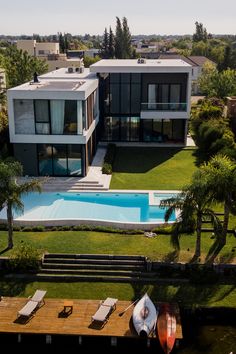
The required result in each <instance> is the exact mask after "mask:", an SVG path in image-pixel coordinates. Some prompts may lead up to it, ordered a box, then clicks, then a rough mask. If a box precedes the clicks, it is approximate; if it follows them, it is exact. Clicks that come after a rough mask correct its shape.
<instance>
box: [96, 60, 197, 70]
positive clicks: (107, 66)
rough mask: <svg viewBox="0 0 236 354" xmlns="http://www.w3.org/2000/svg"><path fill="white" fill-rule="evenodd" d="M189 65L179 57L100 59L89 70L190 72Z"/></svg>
mask: <svg viewBox="0 0 236 354" xmlns="http://www.w3.org/2000/svg"><path fill="white" fill-rule="evenodd" d="M190 70H191V65H189V64H188V63H186V62H185V61H183V60H181V59H143V62H139V60H138V59H102V60H100V61H98V62H96V63H95V64H93V65H91V66H90V71H91V72H96V73H108V72H140V73H145V72H150V73H151V72H153V73H154V72H190Z"/></svg>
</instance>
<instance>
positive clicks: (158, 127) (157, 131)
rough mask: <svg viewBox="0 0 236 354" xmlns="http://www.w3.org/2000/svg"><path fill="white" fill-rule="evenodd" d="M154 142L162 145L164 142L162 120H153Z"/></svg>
mask: <svg viewBox="0 0 236 354" xmlns="http://www.w3.org/2000/svg"><path fill="white" fill-rule="evenodd" d="M152 141H154V142H157V143H162V142H163V136H162V120H161V119H154V120H153V135H152Z"/></svg>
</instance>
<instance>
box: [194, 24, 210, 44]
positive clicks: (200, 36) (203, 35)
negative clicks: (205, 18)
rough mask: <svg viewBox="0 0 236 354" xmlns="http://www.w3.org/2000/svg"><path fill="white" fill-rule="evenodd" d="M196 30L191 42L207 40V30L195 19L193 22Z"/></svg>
mask: <svg viewBox="0 0 236 354" xmlns="http://www.w3.org/2000/svg"><path fill="white" fill-rule="evenodd" d="M195 26H196V30H195V33H194V34H193V42H200V41H203V42H206V41H207V38H208V36H207V30H206V28H205V27H203V24H202V23H200V22H198V21H196V22H195Z"/></svg>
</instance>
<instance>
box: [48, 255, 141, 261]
mask: <svg viewBox="0 0 236 354" xmlns="http://www.w3.org/2000/svg"><path fill="white" fill-rule="evenodd" d="M47 258H67V259H108V260H111V259H118V260H135V261H146V257H145V256H141V255H120V254H117V255H116V254H96V253H95V254H92V253H82V254H80V253H45V254H44V259H47Z"/></svg>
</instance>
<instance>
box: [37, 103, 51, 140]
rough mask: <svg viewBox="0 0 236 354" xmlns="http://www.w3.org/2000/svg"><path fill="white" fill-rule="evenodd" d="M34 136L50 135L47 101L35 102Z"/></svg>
mask: <svg viewBox="0 0 236 354" xmlns="http://www.w3.org/2000/svg"><path fill="white" fill-rule="evenodd" d="M34 114H35V122H36V134H50V118H49V101H48V100H35V101H34Z"/></svg>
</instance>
